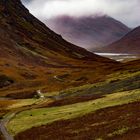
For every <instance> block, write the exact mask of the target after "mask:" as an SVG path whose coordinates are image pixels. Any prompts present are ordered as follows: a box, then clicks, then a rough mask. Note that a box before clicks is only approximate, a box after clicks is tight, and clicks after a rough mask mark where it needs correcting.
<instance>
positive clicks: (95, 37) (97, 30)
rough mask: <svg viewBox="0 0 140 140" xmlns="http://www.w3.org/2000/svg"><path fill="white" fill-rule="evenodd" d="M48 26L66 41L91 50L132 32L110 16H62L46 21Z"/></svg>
mask: <svg viewBox="0 0 140 140" xmlns="http://www.w3.org/2000/svg"><path fill="white" fill-rule="evenodd" d="M46 24H47V25H48V26H49V27H50V28H51V29H52V30H54V31H55V32H57V33H59V34H61V35H62V36H63V37H64V38H65V39H66V40H68V41H70V42H72V43H74V44H76V45H80V46H82V47H85V48H88V49H89V50H94V48H96V47H101V46H105V45H108V44H110V43H112V42H114V41H116V40H118V39H120V38H121V37H123V36H124V35H125V34H126V33H128V32H129V31H130V28H128V27H127V26H126V25H124V24H123V23H121V22H120V21H117V20H115V19H113V18H111V17H109V16H87V17H86V16H84V17H70V16H60V17H56V18H53V19H51V20H48V21H46Z"/></svg>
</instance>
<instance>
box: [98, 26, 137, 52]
mask: <svg viewBox="0 0 140 140" xmlns="http://www.w3.org/2000/svg"><path fill="white" fill-rule="evenodd" d="M100 52H113V53H128V54H140V27H137V28H135V29H134V30H132V31H131V32H129V33H128V34H127V35H126V36H124V37H123V38H122V39H120V40H119V41H117V42H114V43H113V44H111V45H109V46H106V47H104V48H103V49H100Z"/></svg>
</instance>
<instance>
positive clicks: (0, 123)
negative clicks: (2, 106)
mask: <svg viewBox="0 0 140 140" xmlns="http://www.w3.org/2000/svg"><path fill="white" fill-rule="evenodd" d="M15 114H16V113H12V114H10V115H9V116H7V117H5V118H4V119H2V120H1V121H0V131H1V132H2V134H3V136H4V138H5V140H14V137H13V136H11V135H10V134H9V133H8V131H7V129H6V125H7V123H8V122H9V121H10V119H12V118H13V117H14V116H15Z"/></svg>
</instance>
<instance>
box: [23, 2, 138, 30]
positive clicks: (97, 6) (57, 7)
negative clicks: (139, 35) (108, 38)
mask: <svg viewBox="0 0 140 140" xmlns="http://www.w3.org/2000/svg"><path fill="white" fill-rule="evenodd" d="M22 1H23V2H24V4H25V6H26V7H27V8H28V9H29V10H30V12H31V13H32V14H33V15H35V16H36V17H38V18H39V19H41V20H42V21H45V20H46V19H49V18H52V17H56V16H61V15H70V16H85V15H87V16H88V15H95V14H96V13H98V14H99V13H100V14H107V15H109V16H111V17H113V18H115V19H117V20H120V21H122V22H123V23H125V24H126V25H127V26H129V27H133V28H134V27H136V26H139V25H140V0H22ZM25 1H26V2H25Z"/></svg>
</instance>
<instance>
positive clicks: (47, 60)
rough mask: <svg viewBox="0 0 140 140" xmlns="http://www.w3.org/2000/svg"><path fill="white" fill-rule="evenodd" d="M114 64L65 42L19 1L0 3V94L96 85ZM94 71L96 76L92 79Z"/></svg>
mask: <svg viewBox="0 0 140 140" xmlns="http://www.w3.org/2000/svg"><path fill="white" fill-rule="evenodd" d="M116 64H117V63H116V62H114V61H113V60H109V59H107V58H103V57H99V56H97V55H94V54H92V53H90V52H88V51H86V50H85V49H83V48H80V47H77V46H75V45H73V44H70V43H68V42H66V41H65V40H64V39H63V38H62V37H61V36H60V35H58V34H55V33H54V32H53V31H51V30H50V29H49V28H48V27H46V26H45V25H44V24H43V23H41V22H40V21H39V20H38V19H36V18H35V17H34V16H32V15H31V14H30V13H29V11H28V10H27V9H26V8H25V7H24V6H23V5H22V3H21V1H20V0H6V1H5V0H1V1H0V70H1V72H0V76H1V81H2V82H1V83H3V84H1V89H0V95H5V94H6V95H9V94H13V93H14V94H16V93H24V94H30V93H32V94H34V91H35V90H37V89H44V88H46V89H47V90H49V91H50V90H53V91H54V90H58V89H63V88H65V87H66V86H69V87H71V86H77V85H80V84H84V83H85V82H95V81H97V80H100V79H103V78H102V77H103V74H102V71H104V70H106V69H108V68H109V69H110V71H106V72H105V74H107V73H110V72H111V69H114V68H112V67H114V66H116ZM93 69H94V72H93ZM95 71H97V73H96V75H97V74H99V76H96V77H94V78H91V77H92V76H94V75H95ZM105 74H104V75H105ZM83 75H84V77H83ZM77 79H78V80H77ZM10 85H11V86H10ZM7 86H8V87H7ZM48 87H49V88H48ZM24 94H19V95H22V96H23V95H24ZM16 95H17V94H16Z"/></svg>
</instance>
